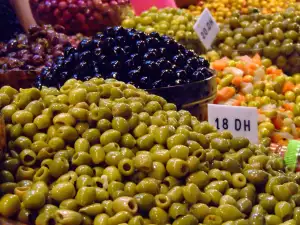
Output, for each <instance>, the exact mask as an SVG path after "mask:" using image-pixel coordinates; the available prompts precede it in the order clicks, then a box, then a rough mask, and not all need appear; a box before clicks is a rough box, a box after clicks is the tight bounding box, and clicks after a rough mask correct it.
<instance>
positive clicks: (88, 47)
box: [77, 39, 93, 51]
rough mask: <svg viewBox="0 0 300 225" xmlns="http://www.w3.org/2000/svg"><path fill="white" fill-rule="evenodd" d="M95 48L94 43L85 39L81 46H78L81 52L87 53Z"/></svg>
mask: <svg viewBox="0 0 300 225" xmlns="http://www.w3.org/2000/svg"><path fill="white" fill-rule="evenodd" d="M92 47H93V43H92V42H91V40H89V39H83V40H82V41H81V42H80V43H79V44H78V48H77V49H78V50H79V51H87V50H91V48H92Z"/></svg>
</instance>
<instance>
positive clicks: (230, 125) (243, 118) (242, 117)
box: [208, 104, 258, 143]
mask: <svg viewBox="0 0 300 225" xmlns="http://www.w3.org/2000/svg"><path fill="white" fill-rule="evenodd" d="M257 121H258V114H257V108H255V107H241V106H227V105H215V104H208V122H209V123H210V124H212V125H214V126H215V127H216V128H217V129H218V130H219V131H224V130H228V131H231V133H232V135H233V136H234V137H246V138H248V139H249V140H250V141H251V142H252V143H258V125H257Z"/></svg>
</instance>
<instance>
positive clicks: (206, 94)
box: [147, 75, 217, 121]
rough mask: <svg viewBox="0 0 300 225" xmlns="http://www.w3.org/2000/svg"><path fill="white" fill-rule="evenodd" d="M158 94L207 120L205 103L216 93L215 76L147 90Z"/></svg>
mask: <svg viewBox="0 0 300 225" xmlns="http://www.w3.org/2000/svg"><path fill="white" fill-rule="evenodd" d="M147 91H148V92H149V93H151V94H156V95H159V96H161V97H163V98H165V99H166V100H167V101H168V102H172V103H174V104H176V105H177V107H178V108H179V109H185V110H188V111H189V112H190V113H191V114H192V115H193V116H196V117H197V118H198V119H199V120H200V121H203V120H207V104H208V103H211V102H212V101H213V100H214V98H215V96H216V93H217V83H216V76H215V75H214V76H212V77H210V78H208V79H206V80H203V81H197V82H194V83H190V84H185V85H178V86H173V87H165V88H159V89H151V90H147Z"/></svg>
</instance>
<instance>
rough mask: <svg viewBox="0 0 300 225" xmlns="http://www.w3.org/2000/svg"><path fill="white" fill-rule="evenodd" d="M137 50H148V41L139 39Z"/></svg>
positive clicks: (141, 52)
mask: <svg viewBox="0 0 300 225" xmlns="http://www.w3.org/2000/svg"><path fill="white" fill-rule="evenodd" d="M136 50H137V52H138V53H140V54H143V53H144V52H145V51H146V43H145V42H144V41H137V42H136Z"/></svg>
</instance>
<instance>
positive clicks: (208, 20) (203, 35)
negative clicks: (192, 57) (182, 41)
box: [194, 8, 220, 50]
mask: <svg viewBox="0 0 300 225" xmlns="http://www.w3.org/2000/svg"><path fill="white" fill-rule="evenodd" d="M194 30H195V32H196V33H197V35H198V37H199V39H200V41H201V42H202V44H203V45H204V47H205V48H206V49H207V50H208V49H210V48H211V44H212V43H213V41H214V40H215V38H216V36H217V34H218V33H219V31H220V28H219V25H218V24H217V22H216V21H215V19H214V17H213V16H212V15H211V13H210V11H209V10H208V9H207V8H205V9H204V10H203V12H202V13H201V15H200V17H199V19H198V20H197V22H196V23H195V25H194Z"/></svg>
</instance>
